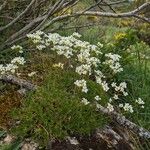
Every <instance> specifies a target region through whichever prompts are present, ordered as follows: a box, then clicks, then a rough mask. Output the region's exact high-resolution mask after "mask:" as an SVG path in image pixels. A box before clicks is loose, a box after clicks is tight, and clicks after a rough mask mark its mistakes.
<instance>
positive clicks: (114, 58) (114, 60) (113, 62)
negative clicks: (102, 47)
mask: <svg viewBox="0 0 150 150" xmlns="http://www.w3.org/2000/svg"><path fill="white" fill-rule="evenodd" d="M105 56H106V58H107V59H106V61H105V62H104V64H107V65H109V67H110V68H111V69H112V70H113V71H114V73H118V72H121V71H123V68H122V67H121V65H120V63H119V61H120V58H121V56H120V55H118V54H112V53H108V54H105Z"/></svg>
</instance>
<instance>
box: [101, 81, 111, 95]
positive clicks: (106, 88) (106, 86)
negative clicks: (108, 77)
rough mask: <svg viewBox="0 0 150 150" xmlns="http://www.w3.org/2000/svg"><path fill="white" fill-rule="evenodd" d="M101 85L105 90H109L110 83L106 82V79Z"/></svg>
mask: <svg viewBox="0 0 150 150" xmlns="http://www.w3.org/2000/svg"><path fill="white" fill-rule="evenodd" d="M101 85H102V88H103V90H104V91H106V92H107V91H108V90H109V87H108V83H106V81H103V82H102V83H101Z"/></svg>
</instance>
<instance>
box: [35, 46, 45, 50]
mask: <svg viewBox="0 0 150 150" xmlns="http://www.w3.org/2000/svg"><path fill="white" fill-rule="evenodd" d="M36 48H37V49H38V50H43V49H45V48H46V46H45V45H37V46H36Z"/></svg>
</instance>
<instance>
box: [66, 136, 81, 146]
mask: <svg viewBox="0 0 150 150" xmlns="http://www.w3.org/2000/svg"><path fill="white" fill-rule="evenodd" d="M68 140H69V142H70V143H71V144H72V145H78V144H79V142H78V140H77V139H76V137H68Z"/></svg>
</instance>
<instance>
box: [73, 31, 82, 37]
mask: <svg viewBox="0 0 150 150" xmlns="http://www.w3.org/2000/svg"><path fill="white" fill-rule="evenodd" d="M72 36H74V37H77V38H80V37H81V34H79V33H77V32H74V33H73V34H72Z"/></svg>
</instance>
